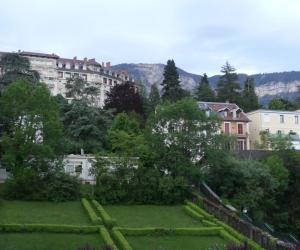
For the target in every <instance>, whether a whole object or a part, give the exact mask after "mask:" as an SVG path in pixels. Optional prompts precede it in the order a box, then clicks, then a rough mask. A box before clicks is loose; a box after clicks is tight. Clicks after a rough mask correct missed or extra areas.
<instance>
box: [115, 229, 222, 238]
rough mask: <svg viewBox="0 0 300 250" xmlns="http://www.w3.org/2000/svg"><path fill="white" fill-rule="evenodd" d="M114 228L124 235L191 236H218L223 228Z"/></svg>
mask: <svg viewBox="0 0 300 250" xmlns="http://www.w3.org/2000/svg"><path fill="white" fill-rule="evenodd" d="M113 230H118V231H120V232H121V233H122V234H124V235H130V236H143V235H153V236H157V235H159V236H162V235H174V236H176V235H178V236H179V235H184V236H187V235H190V236H205V235H206V236H207V235H209V236H216V235H219V234H220V231H221V230H223V228H222V227H199V228H155V227H146V228H120V227H115V228H114V229H113Z"/></svg>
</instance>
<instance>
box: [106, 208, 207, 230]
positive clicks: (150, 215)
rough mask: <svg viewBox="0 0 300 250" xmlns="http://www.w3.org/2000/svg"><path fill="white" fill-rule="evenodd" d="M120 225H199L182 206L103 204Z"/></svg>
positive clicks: (174, 226) (169, 226)
mask: <svg viewBox="0 0 300 250" xmlns="http://www.w3.org/2000/svg"><path fill="white" fill-rule="evenodd" d="M104 208H105V210H106V211H107V212H108V213H109V214H110V216H112V217H113V218H115V219H117V223H118V225H119V226H122V227H167V228H176V227H201V226H203V225H202V224H201V223H200V222H199V221H197V220H195V219H193V218H192V217H190V216H188V215H187V214H185V212H184V210H183V207H182V206H154V205H130V206H105V207H104Z"/></svg>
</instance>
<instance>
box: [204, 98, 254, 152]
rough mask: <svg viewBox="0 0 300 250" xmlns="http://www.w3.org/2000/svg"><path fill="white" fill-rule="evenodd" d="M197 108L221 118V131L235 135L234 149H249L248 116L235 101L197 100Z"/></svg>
mask: <svg viewBox="0 0 300 250" xmlns="http://www.w3.org/2000/svg"><path fill="white" fill-rule="evenodd" d="M198 104H199V108H201V109H203V110H205V111H206V114H207V115H210V114H211V113H213V114H215V115H217V117H219V118H220V120H221V132H222V133H224V134H226V135H231V136H235V137H236V143H235V145H233V147H234V148H233V149H234V150H247V149H249V147H250V145H249V122H250V120H249V118H248V117H247V115H246V114H245V113H244V112H243V110H241V109H240V108H239V107H238V106H237V105H236V104H235V103H227V102H225V103H222V102H199V103H198Z"/></svg>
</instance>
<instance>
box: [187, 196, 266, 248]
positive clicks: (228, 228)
mask: <svg viewBox="0 0 300 250" xmlns="http://www.w3.org/2000/svg"><path fill="white" fill-rule="evenodd" d="M186 204H187V205H188V206H189V207H190V208H192V209H194V210H195V211H197V212H198V213H200V214H201V215H203V216H204V217H205V218H206V219H208V220H204V221H206V222H204V224H205V223H207V221H209V222H210V223H213V224H215V225H217V226H221V227H222V228H223V229H224V230H225V231H226V232H227V233H228V234H229V236H230V237H234V238H235V239H236V240H238V241H240V242H247V243H248V245H249V246H250V247H251V248H252V249H254V250H262V249H263V248H262V247H261V246H260V245H258V244H257V243H256V242H254V241H253V240H250V239H249V238H247V237H246V236H244V235H242V234H240V233H239V232H238V231H236V230H235V229H233V228H232V227H231V226H228V225H227V224H225V223H223V222H222V221H220V220H218V219H217V218H215V217H214V216H213V215H211V214H209V213H207V212H206V211H204V210H203V209H202V208H200V207H199V206H197V205H196V204H195V203H193V202H190V201H186ZM223 235H224V233H223ZM225 237H226V236H225Z"/></svg>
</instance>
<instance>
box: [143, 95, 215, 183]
mask: <svg viewBox="0 0 300 250" xmlns="http://www.w3.org/2000/svg"><path fill="white" fill-rule="evenodd" d="M218 129H219V121H218V120H217V119H216V117H214V116H211V117H207V116H206V114H205V112H204V111H202V110H200V109H199V107H198V105H197V102H196V101H195V100H193V99H191V98H184V99H182V100H180V101H178V102H176V103H168V102H167V103H165V104H161V105H158V106H157V107H156V110H155V113H152V115H151V116H150V118H149V121H148V134H147V135H148V137H147V141H148V142H149V145H150V146H151V151H152V152H153V154H155V156H154V157H155V161H154V162H155V163H154V164H155V166H157V167H158V168H159V169H160V170H161V171H166V172H167V173H168V175H171V176H172V177H178V176H181V177H185V178H187V179H189V180H192V179H194V178H195V179H197V178H198V177H199V176H200V175H201V169H200V167H199V166H200V165H201V160H202V157H203V155H204V154H205V152H206V151H207V150H208V148H213V147H215V143H216V141H217V140H216V137H218V135H217V131H218Z"/></svg>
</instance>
